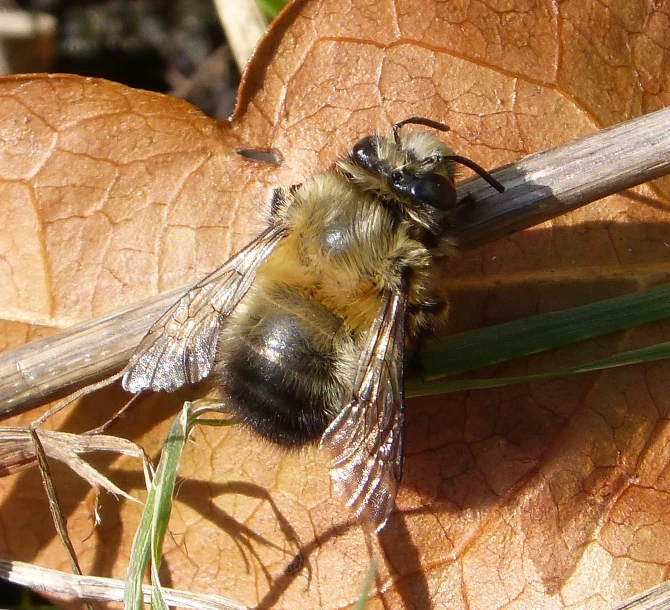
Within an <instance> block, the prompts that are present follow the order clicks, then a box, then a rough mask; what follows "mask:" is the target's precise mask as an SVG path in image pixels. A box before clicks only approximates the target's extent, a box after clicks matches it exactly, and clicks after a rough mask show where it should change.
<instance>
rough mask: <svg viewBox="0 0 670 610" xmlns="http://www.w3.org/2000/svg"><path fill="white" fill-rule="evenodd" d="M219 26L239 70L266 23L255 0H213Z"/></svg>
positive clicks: (246, 60) (252, 49) (252, 50)
mask: <svg viewBox="0 0 670 610" xmlns="http://www.w3.org/2000/svg"><path fill="white" fill-rule="evenodd" d="M214 5H215V6H216V11H217V13H218V14H219V20H220V21H221V26H222V27H223V31H224V32H225V34H226V39H227V40H228V44H229V45H230V48H231V50H232V52H233V57H235V61H236V62H237V66H238V68H239V69H240V70H243V69H244V66H246V65H247V62H248V61H249V58H250V57H251V54H252V53H253V52H254V49H255V48H256V45H257V44H258V41H259V40H260V38H261V36H263V34H264V33H265V30H266V29H267V23H266V21H265V18H264V17H263V14H262V13H261V11H260V9H259V8H258V4H256V2H255V0H234V1H233V0H214Z"/></svg>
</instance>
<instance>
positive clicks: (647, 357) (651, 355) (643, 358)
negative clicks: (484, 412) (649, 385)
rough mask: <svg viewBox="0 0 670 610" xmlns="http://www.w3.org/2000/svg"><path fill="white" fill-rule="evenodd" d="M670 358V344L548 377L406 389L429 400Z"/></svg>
mask: <svg viewBox="0 0 670 610" xmlns="http://www.w3.org/2000/svg"><path fill="white" fill-rule="evenodd" d="M665 358H670V342H667V343H659V344H657V345H652V346H650V347H643V348H641V349H636V350H631V351H628V352H622V353H621V354H616V355H615V356H610V357H609V358H601V359H600V360H593V361H591V362H588V363H586V364H580V365H577V366H571V367H568V368H565V369H559V370H558V371H550V372H547V373H538V374H536V375H523V376H521V377H494V378H492V379H463V380H456V381H438V382H433V383H418V382H416V381H414V382H412V381H408V382H407V384H406V387H405V391H406V394H407V396H428V395H431V394H445V393H448V392H457V391H459V390H475V389H483V388H498V387H501V386H505V385H511V384H513V383H524V382H527V381H537V380H542V379H551V378H554V377H565V376H567V375H575V374H577V373H589V372H592V371H600V370H604V369H611V368H616V367H619V366H628V365H629V364H639V363H641V362H656V361H657V360H663V359H665Z"/></svg>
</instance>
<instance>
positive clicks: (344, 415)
mask: <svg viewBox="0 0 670 610" xmlns="http://www.w3.org/2000/svg"><path fill="white" fill-rule="evenodd" d="M406 302H407V297H406V295H405V294H404V293H402V292H400V291H397V292H394V293H393V294H391V295H390V296H389V298H388V299H387V300H386V301H385V302H384V303H383V305H382V306H380V308H379V311H378V313H377V316H376V318H375V321H374V324H373V325H372V328H371V329H370V333H369V336H368V340H367V344H366V347H365V349H364V350H363V352H362V354H361V356H360V358H359V361H358V366H357V370H356V379H355V383H354V388H353V394H352V399H351V402H350V403H349V404H347V405H346V406H345V407H344V409H342V411H341V412H340V413H339V414H338V416H337V417H336V418H335V419H334V420H333V422H332V423H331V424H330V426H328V428H327V429H326V431H325V432H324V434H323V437H322V439H321V446H322V447H325V448H327V449H329V450H330V451H331V453H332V461H331V463H330V476H331V479H332V481H333V484H334V486H335V488H336V489H337V491H338V492H339V493H340V495H342V496H343V497H344V498H345V499H346V503H347V506H350V507H352V508H353V509H354V511H355V513H356V515H357V516H359V517H360V516H362V517H363V518H364V520H366V521H368V522H369V523H371V524H372V525H373V526H374V528H375V531H379V530H380V529H381V528H382V527H384V524H385V523H386V520H387V519H388V516H389V514H390V513H391V510H392V509H393V505H394V502H395V496H396V493H397V491H398V485H399V483H400V479H401V476H402V461H403V436H404V423H405V414H404V402H403V401H404V397H403V358H404V351H405V345H404V344H405V308H406Z"/></svg>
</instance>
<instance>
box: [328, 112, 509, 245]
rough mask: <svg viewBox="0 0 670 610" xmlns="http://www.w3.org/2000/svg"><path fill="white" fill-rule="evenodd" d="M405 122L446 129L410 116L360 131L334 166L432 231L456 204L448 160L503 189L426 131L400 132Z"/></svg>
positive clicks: (445, 220)
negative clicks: (383, 129)
mask: <svg viewBox="0 0 670 610" xmlns="http://www.w3.org/2000/svg"><path fill="white" fill-rule="evenodd" d="M408 123H412V124H417V125H425V126H427V127H431V128H433V129H437V130H439V131H448V130H449V128H448V127H447V126H446V125H443V124H442V123H438V122H436V121H431V120H430V119H426V118H422V117H412V118H409V119H406V120H404V121H400V122H399V123H396V124H395V125H394V126H393V136H392V137H383V136H378V135H373V136H366V137H365V138H362V139H361V140H359V141H358V142H357V143H356V144H355V145H354V147H353V148H352V150H351V153H349V155H347V156H346V157H345V158H344V159H342V160H341V161H340V162H339V163H338V165H339V167H340V169H341V170H342V171H343V172H344V173H345V175H347V176H348V177H349V179H350V180H352V181H353V182H355V183H356V184H358V185H359V186H360V187H361V188H363V189H365V190H367V191H369V192H373V193H375V194H377V195H378V196H379V197H381V198H382V199H383V200H384V201H386V202H388V203H389V204H392V205H393V204H395V205H396V206H397V207H398V208H399V211H400V212H402V213H403V215H405V216H408V217H409V218H411V219H412V220H414V221H415V222H418V223H419V224H420V225H421V226H423V227H424V228H425V229H428V230H429V231H430V232H431V233H433V234H434V235H440V234H442V233H444V232H445V231H446V230H447V229H448V226H449V223H448V215H449V212H450V211H451V210H453V209H454V208H455V207H456V203H457V197H456V187H455V185H454V175H455V172H454V164H455V163H460V164H462V165H466V166H467V167H470V168H471V169H473V170H474V171H475V172H476V173H478V174H479V175H480V176H482V177H483V178H484V179H485V180H486V181H487V182H489V184H491V185H492V186H493V187H494V188H496V189H497V190H499V191H500V192H502V191H503V190H504V188H503V187H502V185H500V183H499V182H498V181H497V180H495V179H494V178H492V177H491V176H490V175H489V174H488V173H487V172H486V171H485V170H483V169H482V168H481V167H479V166H478V165H477V164H476V163H474V162H473V161H470V159H467V158H466V157H461V156H460V155H455V154H454V153H453V152H452V151H451V150H450V149H449V148H447V147H446V146H445V145H444V144H443V143H442V142H440V140H438V139H437V138H436V137H435V136H433V135H432V134H429V133H426V132H404V131H401V128H402V127H403V126H404V125H407V124H408Z"/></svg>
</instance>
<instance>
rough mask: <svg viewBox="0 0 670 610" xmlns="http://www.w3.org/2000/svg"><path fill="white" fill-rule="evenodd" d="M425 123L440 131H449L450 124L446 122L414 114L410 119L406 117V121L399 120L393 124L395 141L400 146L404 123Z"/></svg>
mask: <svg viewBox="0 0 670 610" xmlns="http://www.w3.org/2000/svg"><path fill="white" fill-rule="evenodd" d="M409 124H411V125H425V126H426V127H432V128H433V129H437V130H439V131H449V126H448V125H445V124H444V123H438V122H437V121H432V120H431V119H426V118H424V117H422V116H413V117H410V118H409V119H405V120H404V121H398V122H397V123H396V124H395V125H394V126H393V139H394V140H395V143H396V144H397V145H398V146H400V133H399V132H400V128H401V127H402V126H403V125H409Z"/></svg>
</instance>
